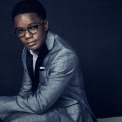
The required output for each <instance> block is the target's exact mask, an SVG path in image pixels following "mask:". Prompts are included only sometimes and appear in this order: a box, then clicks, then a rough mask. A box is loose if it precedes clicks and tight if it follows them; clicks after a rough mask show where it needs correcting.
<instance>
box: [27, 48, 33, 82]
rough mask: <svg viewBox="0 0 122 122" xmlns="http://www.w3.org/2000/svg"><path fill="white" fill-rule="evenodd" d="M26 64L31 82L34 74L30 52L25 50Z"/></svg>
mask: <svg viewBox="0 0 122 122" xmlns="http://www.w3.org/2000/svg"><path fill="white" fill-rule="evenodd" d="M26 64H27V69H28V73H29V75H30V78H31V80H33V77H34V74H33V56H32V55H31V54H30V52H29V51H28V50H27V57H26Z"/></svg>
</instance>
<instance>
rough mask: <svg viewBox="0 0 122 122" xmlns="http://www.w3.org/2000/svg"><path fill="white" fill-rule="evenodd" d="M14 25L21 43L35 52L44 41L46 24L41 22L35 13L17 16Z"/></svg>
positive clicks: (45, 21)
mask: <svg viewBox="0 0 122 122" xmlns="http://www.w3.org/2000/svg"><path fill="white" fill-rule="evenodd" d="M14 25H15V28H16V30H17V33H18V37H19V39H20V40H21V42H22V43H23V44H24V45H25V46H26V47H27V48H28V49H30V50H33V51H37V50H39V49H40V48H41V46H42V44H43V42H44V41H45V40H46V35H47V30H48V22H47V20H44V21H43V20H41V19H40V18H39V16H38V15H37V14H36V13H25V14H19V15H17V16H15V18H14Z"/></svg>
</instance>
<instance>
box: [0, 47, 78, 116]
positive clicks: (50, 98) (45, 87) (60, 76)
mask: <svg viewBox="0 0 122 122" xmlns="http://www.w3.org/2000/svg"><path fill="white" fill-rule="evenodd" d="M77 66H78V60H77V56H76V55H75V54H74V52H73V51H71V50H69V49H63V50H62V51H60V52H59V53H58V54H57V55H56V56H55V58H54V59H53V61H52V62H51V63H50V74H49V75H48V76H47V77H46V78H45V81H44V82H45V83H44V84H41V85H40V86H39V88H38V90H37V91H36V92H35V93H34V94H28V95H26V96H20V95H19V96H15V97H10V98H9V97H6V98H4V97H3V98H0V112H3V111H8V112H12V111H21V112H30V113H36V114H43V113H44V112H45V111H46V110H48V109H49V108H50V107H51V106H53V104H54V103H55V102H56V101H57V100H58V99H59V97H60V96H61V95H62V93H63V92H65V90H66V88H67V86H68V84H69V82H70V81H71V79H72V78H73V77H74V75H75V74H76V72H77ZM2 99H5V100H6V102H5V103H4V102H2ZM9 99H10V100H9ZM3 101H4V100H3Z"/></svg>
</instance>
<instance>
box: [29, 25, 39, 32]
mask: <svg viewBox="0 0 122 122" xmlns="http://www.w3.org/2000/svg"><path fill="white" fill-rule="evenodd" d="M38 28H39V24H33V25H31V26H29V27H28V31H29V32H30V33H32V34H35V33H37V32H38Z"/></svg>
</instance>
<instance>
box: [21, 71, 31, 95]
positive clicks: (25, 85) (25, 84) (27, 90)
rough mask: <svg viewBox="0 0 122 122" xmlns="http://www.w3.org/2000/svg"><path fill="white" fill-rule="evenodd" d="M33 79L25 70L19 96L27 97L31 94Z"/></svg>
mask: <svg viewBox="0 0 122 122" xmlns="http://www.w3.org/2000/svg"><path fill="white" fill-rule="evenodd" d="M31 87H32V84H31V79H30V77H29V75H28V72H27V70H26V69H24V73H23V80H22V85H21V88H20V91H19V95H20V96H25V95H28V94H31Z"/></svg>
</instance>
